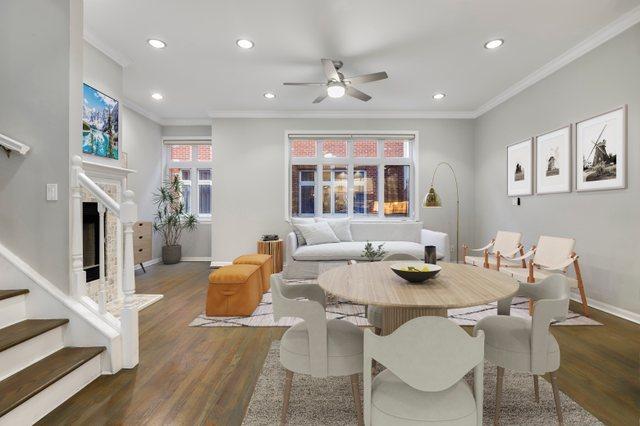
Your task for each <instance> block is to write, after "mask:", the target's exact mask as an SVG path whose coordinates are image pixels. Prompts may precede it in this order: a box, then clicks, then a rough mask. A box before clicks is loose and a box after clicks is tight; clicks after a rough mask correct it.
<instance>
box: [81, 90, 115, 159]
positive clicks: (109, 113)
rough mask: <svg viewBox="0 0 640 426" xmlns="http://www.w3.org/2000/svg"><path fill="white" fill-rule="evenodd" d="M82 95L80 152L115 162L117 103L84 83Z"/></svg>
mask: <svg viewBox="0 0 640 426" xmlns="http://www.w3.org/2000/svg"><path fill="white" fill-rule="evenodd" d="M82 93H83V98H84V99H83V103H82V152H83V153H85V154H93V155H97V156H98V157H106V158H112V159H114V160H117V159H118V132H119V103H118V101H117V100H115V99H114V98H112V97H110V96H107V95H105V94H104V93H102V92H100V91H99V90H97V89H94V88H93V87H91V86H89V85H88V84H86V83H85V84H84V85H83V89H82Z"/></svg>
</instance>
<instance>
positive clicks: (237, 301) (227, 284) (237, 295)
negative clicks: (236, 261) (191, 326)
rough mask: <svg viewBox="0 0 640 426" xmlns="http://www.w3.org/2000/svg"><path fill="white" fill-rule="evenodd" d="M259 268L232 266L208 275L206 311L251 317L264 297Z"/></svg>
mask: <svg viewBox="0 0 640 426" xmlns="http://www.w3.org/2000/svg"><path fill="white" fill-rule="evenodd" d="M261 279H262V277H261V275H260V267H259V266H256V265H229V266H225V267H223V268H220V269H216V270H214V271H213V272H212V273H211V274H209V289H208V291H207V306H206V310H205V312H206V314H207V316H210V317H216V316H220V317H230V316H249V315H251V314H252V313H253V311H255V310H256V308H257V307H258V304H259V303H260V300H262V287H261Z"/></svg>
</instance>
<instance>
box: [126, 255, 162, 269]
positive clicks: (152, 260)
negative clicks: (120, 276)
mask: <svg viewBox="0 0 640 426" xmlns="http://www.w3.org/2000/svg"><path fill="white" fill-rule="evenodd" d="M160 262H162V259H160V258H159V257H156V258H155V259H151V260H147V261H146V262H142V264H143V265H144V267H145V268H146V267H147V266H151V265H155V264H156V263H160ZM133 269H134V270H135V271H139V270H140V269H142V267H141V266H140V264H137V265H136V266H135V267H134V268H133Z"/></svg>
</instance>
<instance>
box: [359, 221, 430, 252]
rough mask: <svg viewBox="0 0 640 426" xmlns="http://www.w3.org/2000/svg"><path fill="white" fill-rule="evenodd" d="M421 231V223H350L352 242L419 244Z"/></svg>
mask: <svg viewBox="0 0 640 426" xmlns="http://www.w3.org/2000/svg"><path fill="white" fill-rule="evenodd" d="M421 229H422V222H409V221H407V222H352V223H351V236H352V237H353V241H412V242H414V243H419V242H420V230H421ZM423 255H424V254H423ZM421 257H422V256H421Z"/></svg>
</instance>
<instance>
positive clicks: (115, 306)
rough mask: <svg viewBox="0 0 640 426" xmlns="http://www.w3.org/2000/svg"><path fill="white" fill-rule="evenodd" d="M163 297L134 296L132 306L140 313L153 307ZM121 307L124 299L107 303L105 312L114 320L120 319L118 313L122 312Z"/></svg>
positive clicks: (150, 295) (158, 295) (153, 295)
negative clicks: (114, 318)
mask: <svg viewBox="0 0 640 426" xmlns="http://www.w3.org/2000/svg"><path fill="white" fill-rule="evenodd" d="M163 297H164V296H163V295H162V294H135V295H134V296H133V304H134V305H135V307H136V308H137V309H138V311H141V310H143V309H144V308H146V307H149V306H151V305H153V304H154V303H156V302H157V301H158V300H160V299H162V298H163ZM123 307H124V299H118V300H114V301H112V302H109V303H107V311H109V312H110V313H111V314H112V315H113V316H114V317H116V318H120V313H121V312H122V308H123Z"/></svg>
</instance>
